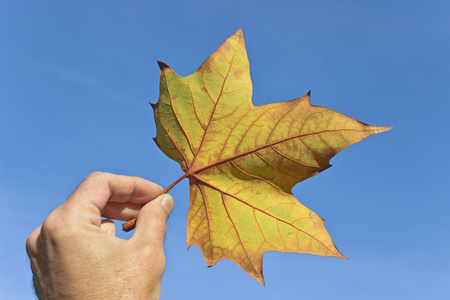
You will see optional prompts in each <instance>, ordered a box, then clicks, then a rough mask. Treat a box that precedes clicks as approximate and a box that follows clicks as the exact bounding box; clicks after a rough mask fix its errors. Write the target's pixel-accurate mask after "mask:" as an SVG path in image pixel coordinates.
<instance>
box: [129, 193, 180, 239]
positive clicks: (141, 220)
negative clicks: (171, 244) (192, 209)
mask: <svg viewBox="0 0 450 300" xmlns="http://www.w3.org/2000/svg"><path fill="white" fill-rule="evenodd" d="M173 208H174V202H173V198H172V196H170V195H168V194H164V195H161V196H159V197H158V198H156V199H155V200H153V201H151V202H149V203H147V204H146V205H145V206H144V207H142V209H141V211H140V212H139V214H138V216H137V219H136V229H135V232H134V234H133V237H132V238H131V239H132V240H133V241H135V242H138V243H143V244H153V245H154V246H156V247H163V245H164V236H165V235H166V222H167V219H168V217H169V214H170V213H171V212H172V210H173Z"/></svg>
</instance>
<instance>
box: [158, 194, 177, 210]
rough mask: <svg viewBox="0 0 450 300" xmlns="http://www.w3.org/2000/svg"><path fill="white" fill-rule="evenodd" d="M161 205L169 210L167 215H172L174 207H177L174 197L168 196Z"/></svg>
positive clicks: (165, 196) (164, 197) (162, 200)
mask: <svg viewBox="0 0 450 300" xmlns="http://www.w3.org/2000/svg"><path fill="white" fill-rule="evenodd" d="M161 204H162V206H164V208H165V209H166V210H167V213H169V214H170V213H171V212H172V210H173V207H174V206H175V203H174V202H173V198H172V196H170V195H168V194H166V195H164V196H163V198H162V199H161Z"/></svg>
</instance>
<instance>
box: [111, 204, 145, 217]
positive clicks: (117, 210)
mask: <svg viewBox="0 0 450 300" xmlns="http://www.w3.org/2000/svg"><path fill="white" fill-rule="evenodd" d="M143 206H144V205H143V204H135V203H130V202H126V203H119V202H108V203H107V204H106V206H105V208H104V209H103V211H102V217H104V218H108V219H115V220H122V221H128V220H131V219H134V218H136V217H137V215H138V213H139V211H140V210H141V208H142V207H143Z"/></svg>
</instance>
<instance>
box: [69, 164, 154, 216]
mask: <svg viewBox="0 0 450 300" xmlns="http://www.w3.org/2000/svg"><path fill="white" fill-rule="evenodd" d="M162 191H163V189H162V187H161V186H159V185H158V184H156V183H153V182H150V181H148V180H145V179H143V178H140V177H130V176H123V175H115V174H111V173H103V172H94V173H92V174H90V175H89V176H88V177H86V179H85V180H84V181H83V182H82V183H81V184H80V185H79V186H78V188H77V189H76V190H75V191H74V192H73V193H72V195H71V196H70V197H69V199H67V201H66V202H65V203H64V204H63V205H70V206H75V207H76V208H77V210H79V209H83V208H92V207H95V208H96V209H97V210H98V211H99V215H101V214H102V213H103V211H104V210H105V207H106V206H107V204H108V202H112V203H111V204H112V205H114V206H115V207H118V206H120V204H123V207H124V208H125V207H127V206H133V207H141V206H143V205H144V204H145V203H147V202H149V201H151V200H153V199H154V198H156V197H157V196H159V195H160V194H161V193H162ZM108 217H110V218H114V216H111V215H109V216H108Z"/></svg>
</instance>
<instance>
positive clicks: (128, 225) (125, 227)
mask: <svg viewBox="0 0 450 300" xmlns="http://www.w3.org/2000/svg"><path fill="white" fill-rule="evenodd" d="M190 175H192V174H191V171H188V172H186V173H185V174H184V175H183V176H181V177H180V178H178V179H177V180H175V181H174V182H173V183H172V184H171V185H169V186H168V187H167V188H166V189H165V190H164V191H162V193H161V195H162V194H167V193H168V192H169V191H170V190H171V189H172V188H173V187H174V186H176V185H177V184H178V183H179V182H180V181H181V180H183V179H185V178H186V177H189V176H190ZM134 227H136V218H134V219H132V220H129V221H127V222H125V223H123V224H122V230H123V231H125V232H128V231H131V230H133V229H134Z"/></svg>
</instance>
